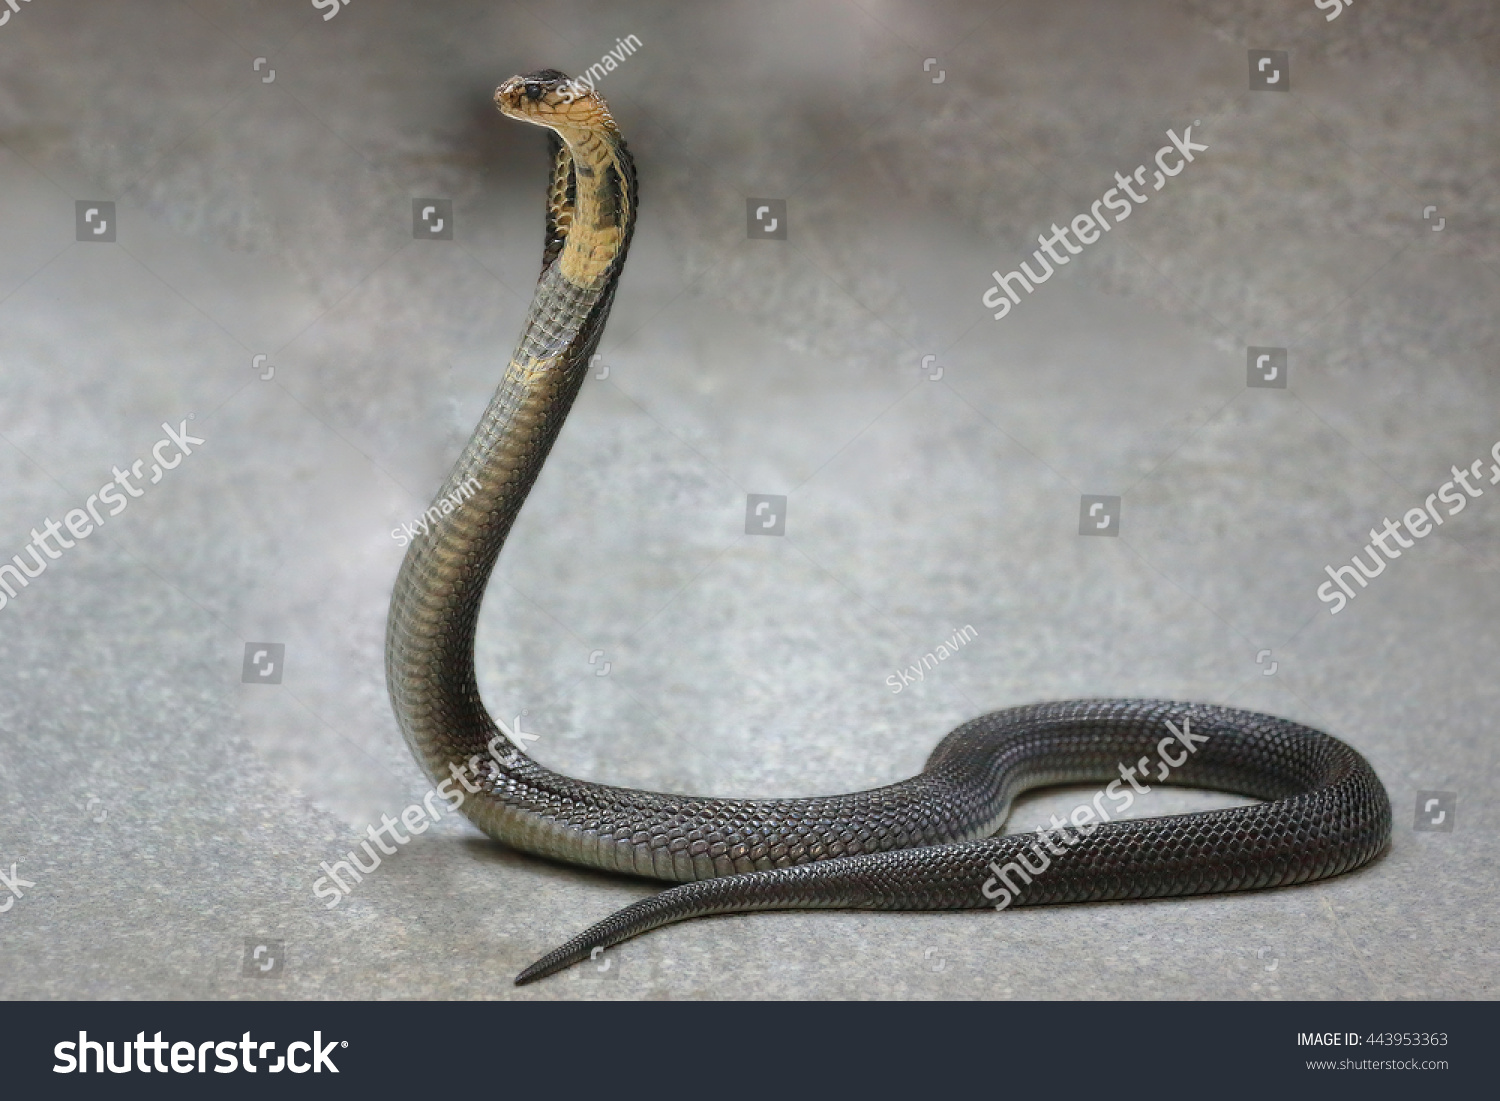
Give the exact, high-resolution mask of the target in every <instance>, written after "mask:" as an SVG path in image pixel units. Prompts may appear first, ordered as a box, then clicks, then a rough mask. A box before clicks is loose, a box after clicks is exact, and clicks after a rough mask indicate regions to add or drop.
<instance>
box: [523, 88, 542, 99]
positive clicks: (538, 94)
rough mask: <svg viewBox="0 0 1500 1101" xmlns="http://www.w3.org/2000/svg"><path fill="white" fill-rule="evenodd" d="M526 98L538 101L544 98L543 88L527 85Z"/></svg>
mask: <svg viewBox="0 0 1500 1101" xmlns="http://www.w3.org/2000/svg"><path fill="white" fill-rule="evenodd" d="M526 98H527V99H531V100H537V99H541V98H542V86H541V85H540V84H528V85H526Z"/></svg>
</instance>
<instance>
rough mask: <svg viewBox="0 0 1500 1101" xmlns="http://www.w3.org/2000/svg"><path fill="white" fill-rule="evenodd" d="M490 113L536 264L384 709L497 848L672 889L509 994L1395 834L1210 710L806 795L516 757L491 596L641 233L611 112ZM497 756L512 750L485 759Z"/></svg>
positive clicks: (977, 730)
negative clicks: (828, 926)
mask: <svg viewBox="0 0 1500 1101" xmlns="http://www.w3.org/2000/svg"><path fill="white" fill-rule="evenodd" d="M495 102H496V105H497V106H498V107H499V109H500V110H501V112H502V113H504V114H505V115H508V116H510V117H511V118H515V119H520V120H522V121H525V122H528V123H532V124H535V125H539V126H542V127H545V128H546V129H547V130H548V131H549V140H550V143H551V148H552V160H553V163H552V176H551V181H550V188H549V192H548V201H547V226H546V240H545V247H544V250H543V260H542V265H543V266H542V273H541V277H540V279H539V281H538V283H537V287H536V292H535V296H534V298H533V300H532V303H531V307H530V311H529V313H528V315H527V318H526V323H525V330H524V332H523V334H522V336H521V340H520V344H519V346H518V348H517V349H516V352H515V355H514V357H513V358H512V359H511V361H510V364H509V366H508V368H507V370H506V373H505V377H504V379H503V380H502V382H501V383H500V386H499V388H498V390H497V391H496V393H495V396H494V398H493V399H492V400H491V402H490V404H489V406H488V408H487V409H486V410H485V413H484V416H483V419H482V420H481V421H480V423H479V426H478V427H477V428H476V429H475V431H474V434H473V436H472V437H471V439H470V440H469V442H468V445H467V446H466V447H465V449H464V451H463V453H462V455H461V456H460V458H459V460H458V462H457V464H456V465H455V466H454V468H453V471H452V473H451V474H450V475H449V477H448V480H447V482H446V484H445V485H444V486H443V487H442V488H441V489H440V490H439V491H438V499H442V498H443V497H445V496H447V495H449V494H450V493H452V492H453V491H454V490H455V489H457V487H459V486H463V485H468V486H469V487H470V489H472V488H473V485H474V484H476V483H477V485H478V486H479V489H478V490H477V491H475V492H473V493H472V495H470V496H469V497H468V498H467V500H464V501H463V503H462V505H461V506H460V507H458V508H456V509H454V510H453V511H452V512H451V513H450V514H448V515H444V516H443V517H442V518H441V519H440V520H439V521H438V522H437V523H436V524H434V525H433V529H432V530H431V532H430V533H429V534H427V535H426V536H424V537H423V538H422V539H420V540H416V541H414V542H413V543H412V545H411V547H410V548H409V549H408V551H407V554H406V558H405V560H404V562H403V563H402V566H401V570H400V574H399V576H398V578H397V581H396V585H395V590H394V593H393V595H392V598H391V608H390V617H389V621H388V625H387V635H386V675H387V682H388V685H389V690H390V695H391V701H392V704H393V706H394V709H395V713H396V716H397V720H398V722H399V723H400V726H401V730H402V733H403V734H404V735H405V737H406V740H407V743H408V745H409V746H410V747H411V750H412V752H413V753H414V754H415V756H416V758H417V760H418V761H419V762H420V763H421V764H422V765H423V767H424V768H425V769H426V770H427V772H428V773H429V774H430V775H432V776H433V777H435V778H447V777H448V776H449V774H450V772H451V770H452V769H454V768H455V767H456V766H457V765H458V764H459V763H460V762H466V761H467V762H477V764H476V765H475V767H476V769H477V781H476V783H477V787H478V788H479V790H478V792H477V793H476V794H474V795H473V796H471V797H470V798H467V799H465V801H464V803H463V811H464V813H465V814H466V815H468V816H469V818H470V819H471V820H472V821H473V822H474V823H475V824H476V825H477V826H478V827H479V828H480V829H482V830H483V831H484V832H485V833H487V834H489V835H490V836H491V837H493V838H496V839H498V840H500V841H502V842H504V843H505V844H507V845H510V846H513V847H515V848H517V849H521V850H524V851H526V852H530V853H535V854H537V855H539V856H544V857H550V858H553V859H556V860H562V861H567V862H570V863H574V864H580V865H586V866H590V867H595V868H602V869H607V870H609V871H614V872H624V873H629V874H634V875H638V876H645V877H649V878H654V879H659V880H668V881H674V882H677V883H679V884H681V885H680V886H676V887H672V888H670V889H668V890H666V891H664V892H662V893H660V894H657V895H655V896H652V897H649V898H646V899H644V900H642V901H640V902H637V903H636V904H634V905H632V906H629V907H627V908H625V909H623V910H621V911H619V912H618V913H616V914H614V915H613V916H612V917H610V918H608V919H606V920H605V921H602V922H600V923H598V924H597V925H595V926H593V927H592V928H590V929H588V930H586V931H585V932H583V933H582V934H581V935H579V936H577V937H575V938H574V939H573V940H571V941H569V942H567V943H566V944H564V945H563V946H562V947H560V948H558V949H556V950H555V951H553V952H551V953H549V954H548V955H546V956H544V957H543V958H542V959H540V960H538V961H537V962H536V963H534V964H533V965H532V966H530V967H529V968H527V969H526V970H525V971H523V972H522V973H521V974H520V976H518V977H517V979H516V981H517V983H526V982H530V981H533V980H535V979H539V978H542V977H544V976H546V975H550V974H552V973H554V972H556V971H559V970H561V969H563V968H565V967H567V966H569V965H571V964H573V963H576V962H578V961H580V960H583V959H587V958H589V956H590V954H591V953H592V952H594V951H595V950H596V949H599V948H605V947H609V946H611V945H614V944H617V943H619V942H620V941H623V940H625V939H627V938H629V937H632V936H635V935H637V934H639V933H642V932H645V931H647V930H649V929H653V928H656V927H658V926H661V925H665V924H668V923H670V922H674V921H680V920H683V919H686V918H692V917H696V916H699V915H704V914H722V913H732V912H741V911H751V910H773V909H796V908H856V909H864V910H959V909H977V908H987V907H994V908H997V909H1003V908H1005V907H1006V906H1009V905H1016V906H1021V905H1035V904H1041V903H1060V902H1079V901H1090V900H1104V899H1130V898H1149V897H1161V896H1169V895H1193V894H1207V893H1214V892H1222V891H1235V890H1245V889H1251V888H1261V887H1275V886H1281V885H1285V884H1292V883H1303V882H1307V881H1309V880H1314V879H1320V878H1323V877H1326V876H1332V875H1337V874H1339V873H1341V872H1344V871H1348V870H1349V869H1351V868H1355V867H1358V866H1359V865H1361V864H1363V863H1365V862H1366V861H1368V860H1370V859H1372V858H1373V857H1374V856H1376V855H1377V854H1378V853H1379V852H1380V851H1381V850H1382V849H1383V848H1384V846H1385V845H1386V843H1387V841H1388V839H1389V835H1390V828H1391V812H1390V803H1389V800H1388V798H1387V796H1386V792H1385V788H1384V787H1383V786H1382V785H1381V782H1380V780H1379V778H1378V777H1377V776H1376V775H1375V773H1374V771H1373V770H1372V769H1371V767H1370V765H1369V764H1368V763H1367V762H1366V761H1365V759H1364V758H1363V757H1362V756H1360V754H1359V753H1357V752H1356V751H1355V750H1353V749H1352V748H1350V747H1349V746H1348V745H1346V744H1344V743H1343V742H1341V741H1339V740H1338V739H1336V738H1333V737H1331V736H1330V735H1328V734H1325V733H1323V732H1321V731H1318V730H1314V729H1311V728H1309V727H1306V726H1302V725H1299V724H1297V723H1293V722H1289V721H1286V720H1284V719H1278V718H1273V717H1271V716H1268V715H1262V714H1257V713H1254V712H1249V711H1241V710H1234V709H1230V708H1225V707H1216V706H1211V705H1205V704H1192V703H1177V702H1171V701H1162V700H1123V699H1120V700H1116V699H1086V700H1073V701H1066V702H1057V703H1042V704H1036V705H1032V706H1027V707H1017V708H1012V709H1010V710H1006V711H998V712H994V713H992V714H989V715H984V716H982V717H980V718H977V719H973V720H971V721H970V722H967V723H965V724H963V725H962V726H960V727H959V728H958V729H956V730H954V731H953V732H952V733H951V734H949V735H948V736H947V737H946V738H944V739H943V740H942V742H941V743H939V745H938V746H937V748H936V749H935V750H934V751H933V752H932V755H931V756H930V757H929V759H928V761H927V764H926V766H925V768H924V769H923V771H922V772H921V773H920V774H918V775H917V776H915V777H912V778H911V779H909V780H904V781H902V782H900V783H896V784H891V785H889V786H887V787H882V788H876V789H874V790H871V791H862V792H856V793H854V794H850V795H836V796H829V797H819V798H801V799H712V798H704V797H699V796H687V795H670V794H660V793H655V792H648V791H637V790H633V789H629V788H619V787H611V786H608V785H605V784H596V783H588V782H585V781H581V780H575V779H572V778H570V777H568V776H564V775H561V774H560V773H556V772H553V771H551V770H550V769H547V768H544V767H542V766H541V765H539V764H537V763H536V762H535V761H533V760H531V759H530V757H528V756H526V755H525V754H524V753H522V752H519V750H520V748H521V747H520V746H519V745H515V746H512V745H511V744H510V742H509V740H508V731H507V732H502V730H501V729H500V727H499V725H498V724H497V723H496V722H495V721H494V720H493V719H492V718H491V717H490V715H489V714H488V712H487V711H486V710H485V707H484V704H483V703H482V702H481V700H480V696H479V688H478V683H477V680H476V677H475V669H474V636H475V628H476V626H477V622H478V617H479V608H480V603H481V601H482V599H483V596H484V591H485V586H486V584H487V582H488V580H489V575H490V572H491V570H492V568H493V567H494V564H495V561H496V558H497V557H498V555H499V553H500V548H501V546H502V545H503V544H504V542H505V539H506V536H507V535H508V534H509V532H510V529H511V525H512V524H513V523H514V521H515V519H516V515H517V514H518V513H519V511H520V509H521V506H522V504H523V503H524V502H525V500H526V495H527V493H528V491H529V490H530V489H531V486H532V484H533V483H534V482H535V480H536V478H537V475H538V474H539V473H540V471H541V467H542V463H543V461H544V460H545V459H546V457H547V453H548V451H549V450H550V448H551V447H552V444H553V442H554V440H555V439H556V437H557V434H558V431H559V430H560V429H561V427H562V424H563V419H564V418H565V417H566V416H567V414H568V410H569V408H570V407H571V405H572V403H573V399H574V397H575V396H576V395H577V393H578V390H579V386H580V385H581V384H582V382H583V379H584V376H585V374H586V372H587V370H588V364H589V360H590V357H591V356H592V355H593V353H594V350H595V348H596V347H597V345H598V343H599V338H600V334H601V333H602V331H603V329H604V323H605V319H606V318H607V317H608V315H609V311H610V306H611V304H612V302H613V300H614V294H615V288H616V286H617V284H618V282H619V279H620V273H621V270H622V268H623V265H624V261H625V255H626V251H627V249H628V248H629V245H630V239H631V234H632V231H633V229H634V226H635V219H636V173H635V166H634V163H633V161H632V160H631V157H630V154H629V153H628V152H627V151H626V148H625V144H624V142H623V140H622V138H621V136H620V132H619V129H618V127H617V126H616V124H615V122H614V119H613V118H612V117H611V115H610V113H609V110H608V108H607V106H606V105H605V103H604V101H603V100H602V99H601V98H600V97H599V95H598V94H597V93H596V92H594V91H593V90H592V89H588V90H586V91H585V90H584V89H583V88H582V87H581V86H579V85H576V84H574V83H573V82H571V81H569V80H568V79H567V78H566V77H565V76H564V75H563V74H562V73H560V72H557V71H556V70H551V69H546V70H541V71H538V72H535V73H530V74H528V75H526V76H519V77H514V78H512V79H511V80H508V81H506V82H505V83H504V84H503V85H501V86H500V88H499V89H498V90H497V91H496V93H495ZM471 480H472V481H471ZM497 738H498V739H499V741H497V740H496V739H497ZM501 745H504V746H505V747H506V749H507V752H506V753H505V754H504V755H501V754H499V753H497V752H495V751H494V749H495V747H497V746H501ZM1127 779H1128V780H1129V783H1130V788H1128V789H1127V788H1126V787H1125V786H1124V785H1125V782H1126V780H1127ZM1106 782H1107V783H1108V787H1107V788H1105V789H1104V792H1107V793H1108V798H1109V800H1110V802H1109V803H1105V802H1104V801H1103V799H1102V798H1101V796H1103V795H1104V792H1101V793H1100V795H1096V796H1095V798H1094V800H1093V803H1092V808H1093V813H1090V812H1089V811H1082V808H1081V807H1080V811H1082V813H1080V812H1079V811H1075V812H1074V814H1073V816H1072V817H1071V819H1070V820H1068V821H1066V822H1064V821H1061V820H1059V819H1056V818H1054V819H1053V825H1054V826H1055V827H1058V828H1057V829H1055V830H1052V831H1045V832H1043V831H1039V832H1038V833H1035V834H1031V833H1028V834H1017V835H1009V836H999V837H997V836H992V835H993V834H995V833H996V831H998V830H999V829H1000V827H1001V826H1002V825H1003V824H1004V822H1005V819H1006V815H1007V813H1008V812H1009V809H1010V805H1011V801H1012V800H1013V799H1014V798H1015V797H1016V796H1017V795H1018V794H1019V793H1021V792H1023V791H1026V790H1027V789H1030V788H1035V787H1040V786H1043V785H1048V784H1060V783H1100V784H1104V783H1106ZM1148 782H1149V783H1154V782H1170V783H1174V784H1183V785H1188V786H1193V787H1201V788H1213V789H1218V790H1222V791H1229V792H1235V793H1239V794H1242V795H1246V796H1251V797H1254V798H1257V799H1260V800H1263V802H1259V803H1256V804H1253V805H1249V806H1240V807H1234V808H1231V809H1225V810H1214V811H1207V812H1203V813H1196V814H1183V815H1173V816H1166V817H1158V818H1134V819H1131V818H1118V817H1116V816H1115V814H1112V813H1111V812H1112V811H1114V812H1116V813H1118V812H1119V811H1121V810H1123V809H1124V807H1125V805H1128V804H1126V803H1125V800H1126V798H1133V794H1134V793H1133V791H1132V790H1131V789H1135V790H1143V789H1144V787H1146V786H1148ZM1080 819H1082V821H1080Z"/></svg>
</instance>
